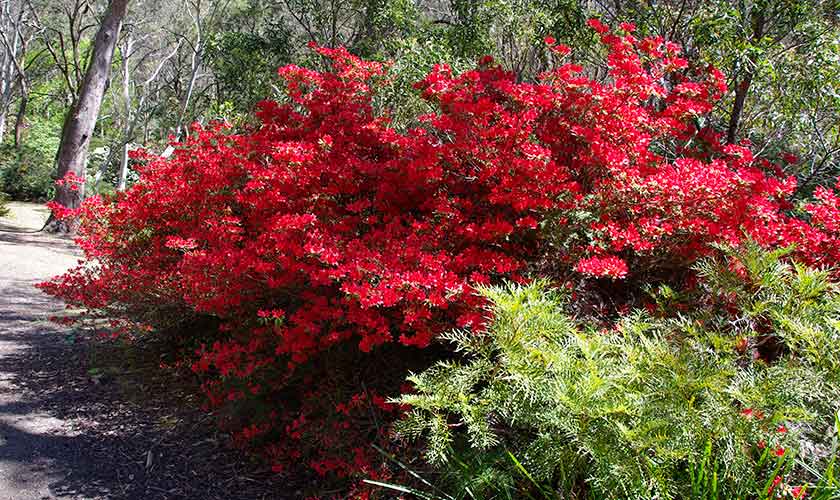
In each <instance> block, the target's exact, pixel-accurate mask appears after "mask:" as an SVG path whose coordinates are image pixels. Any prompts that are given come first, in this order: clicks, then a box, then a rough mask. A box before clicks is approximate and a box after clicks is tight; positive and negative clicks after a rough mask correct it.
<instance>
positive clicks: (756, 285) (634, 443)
mask: <svg viewBox="0 0 840 500" xmlns="http://www.w3.org/2000/svg"><path fill="white" fill-rule="evenodd" d="M781 255H783V252H776V253H764V252H761V251H760V250H758V249H757V247H755V246H754V245H752V246H748V247H747V248H744V249H741V250H739V251H737V252H735V251H730V252H729V259H728V260H707V261H703V262H702V263H700V264H699V265H698V266H697V268H696V269H697V271H698V275H699V276H700V278H701V282H700V284H699V286H698V287H697V288H696V289H695V290H693V291H691V292H690V302H689V303H690V304H691V305H692V307H691V308H689V309H687V310H686V311H685V313H683V314H681V315H679V316H677V317H659V316H658V315H651V314H650V313H648V312H645V311H638V312H635V313H630V314H627V315H625V316H623V317H622V318H621V320H619V321H618V322H617V323H616V324H615V327H614V328H612V329H609V330H605V329H603V328H601V326H600V325H598V324H593V323H592V322H591V321H587V320H583V321H581V320H577V319H575V318H574V317H572V316H570V315H569V314H568V312H566V311H567V310H568V302H569V301H570V297H569V293H568V292H567V291H563V290H553V289H547V288H546V287H545V286H540V285H539V284H531V285H528V286H517V285H512V286H507V287H492V288H483V289H481V293H482V295H483V296H484V297H486V298H487V299H489V301H490V303H491V306H490V308H489V310H488V312H489V314H490V315H491V316H492V317H493V318H494V320H493V322H492V324H491V325H490V326H489V327H488V328H487V330H486V331H485V332H482V333H480V334H475V333H473V332H472V331H457V332H455V333H451V334H449V335H447V336H446V337H447V338H448V339H449V340H451V341H452V342H453V343H454V348H455V350H456V351H459V352H462V353H464V356H463V359H462V360H458V361H448V362H441V363H438V364H437V365H436V366H435V367H433V368H430V369H429V370H427V371H426V372H424V373H422V374H420V375H417V376H413V377H410V378H409V380H410V381H411V382H412V383H413V384H414V388H415V391H416V394H413V395H406V396H403V397H402V399H401V401H400V402H401V403H403V404H406V405H409V406H411V408H412V412H411V414H410V416H409V417H408V418H407V419H406V420H405V421H404V422H402V423H401V424H400V429H401V431H402V433H403V434H404V435H407V436H411V437H416V436H418V435H423V436H425V437H426V438H427V443H428V444H427V453H426V455H427V457H428V458H429V460H430V461H431V462H432V463H433V464H436V465H438V466H441V467H443V468H444V469H453V468H456V467H457V465H455V464H457V463H464V462H468V461H472V460H475V462H476V463H473V465H472V466H471V467H472V474H473V476H472V477H470V478H468V479H470V480H471V484H468V486H469V489H471V490H472V492H473V493H475V494H477V495H479V497H485V496H486V497H488V498H489V497H490V496H491V495H489V494H487V493H488V491H505V490H507V491H508V492H511V491H516V488H517V485H518V487H519V488H522V489H524V490H525V491H528V490H533V489H534V485H535V484H536V485H539V486H541V487H542V491H543V492H544V493H545V492H552V493H551V494H550V495H547V496H549V497H551V498H594V499H607V498H616V499H619V498H623V499H626V498H639V499H649V498H683V499H694V498H697V499H699V498H703V499H708V498H721V499H731V498H767V497H774V498H775V497H776V494H773V495H770V494H768V491H767V490H768V488H769V486H768V481H770V482H771V483H770V484H772V485H773V487H774V488H775V489H776V490H778V491H777V493H779V494H781V493H782V492H783V491H786V492H787V494H790V492H791V491H792V488H795V487H800V489H799V490H796V491H805V489H807V491H809V492H811V491H812V490H814V485H815V484H816V483H819V481H820V479H819V477H816V476H815V471H818V470H826V469H827V468H830V467H831V466H830V465H829V464H828V462H829V461H830V460H833V459H834V458H836V455H835V454H836V452H837V451H838V450H837V448H836V447H832V440H834V441H836V439H837V434H836V433H837V432H838V431H840V428H838V429H836V428H835V423H838V425H840V420H838V419H840V414H838V410H840V330H838V323H837V322H838V319H839V318H840V289H838V288H837V286H836V285H834V284H833V283H831V282H830V281H829V276H828V274H827V273H826V272H823V271H816V270H812V269H807V268H805V267H802V266H798V265H789V264H784V263H782V262H780V261H779V260H778V258H779V257H780V256H781ZM687 298H688V297H687ZM511 456H512V457H515V460H512V459H511V458H510V457H511ZM522 470H525V471H527V474H528V475H529V477H530V479H529V480H527V481H525V482H524V483H523V480H524V479H526V478H525V477H523V475H522ZM703 473H705V474H706V475H707V477H706V480H705V482H704V481H701V479H702V474H703ZM712 474H714V478H712ZM775 477H780V478H781V479H780V481H778V482H777V483H772V481H773V479H774V478H775ZM476 478H480V479H481V481H477V480H476ZM712 480H714V482H715V484H714V485H713V484H712ZM531 481H533V482H531ZM450 486H451V485H450ZM464 486H465V485H464V484H459V485H458V487H456V488H453V492H455V491H457V492H458V494H460V492H462V491H464V488H463V487H464ZM803 486H805V487H806V488H805V489H803ZM823 486H824V487H825V485H823ZM482 487H483V490H482ZM712 488H714V491H712ZM537 491H539V490H537ZM829 492H830V493H833V494H835V495H836V494H838V493H840V484H834V487H833V489H831V490H830V491H829ZM712 493H714V494H713V495H712ZM522 496H524V495H522ZM792 497H793V498H796V496H792Z"/></svg>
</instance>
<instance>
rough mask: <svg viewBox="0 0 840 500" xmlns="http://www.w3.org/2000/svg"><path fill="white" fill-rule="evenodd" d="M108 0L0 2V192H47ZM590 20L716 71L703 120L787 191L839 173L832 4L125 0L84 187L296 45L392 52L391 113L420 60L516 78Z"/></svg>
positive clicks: (584, 34)
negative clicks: (488, 59) (623, 27)
mask: <svg viewBox="0 0 840 500" xmlns="http://www.w3.org/2000/svg"><path fill="white" fill-rule="evenodd" d="M105 7H106V2H104V1H95V0H49V1H47V0H4V1H3V2H2V4H0V9H2V11H0V25H2V33H3V39H2V43H3V50H2V52H0V140H2V147H0V176H2V181H0V188H2V191H4V192H6V193H7V194H8V195H10V196H12V197H13V198H17V199H46V198H50V197H51V195H52V193H51V191H52V189H53V184H52V182H53V177H54V174H53V172H52V170H53V169H54V157H55V153H56V150H57V148H58V142H59V139H60V136H61V127H62V124H63V120H64V117H65V111H66V110H67V109H68V107H69V105H70V104H71V103H72V102H73V101H74V100H75V98H76V97H77V93H78V89H79V86H80V84H81V80H82V78H83V76H84V70H85V67H86V63H87V60H88V58H89V52H90V49H91V40H92V38H93V36H94V35H95V33H96V29H97V27H98V20H99V17H100V16H101V15H102V13H103V11H104V9H105ZM591 16H598V17H599V18H601V19H602V20H603V21H604V22H606V23H607V24H610V25H617V23H620V22H624V21H628V22H633V23H635V24H636V26H637V29H638V31H637V33H638V34H639V35H640V36H648V35H660V36H663V37H665V38H666V39H668V40H672V41H674V42H677V43H679V44H681V45H682V46H683V47H684V50H685V51H686V53H687V55H688V57H689V58H690V59H691V60H692V61H694V62H704V63H709V64H713V65H715V66H716V67H718V68H719V69H721V70H722V71H723V72H724V73H725V75H726V79H727V84H728V88H729V91H728V93H727V94H726V95H725V96H724V98H723V99H722V100H721V101H720V103H719V105H718V106H717V108H716V109H715V112H714V114H713V116H712V119H713V120H715V121H716V122H717V123H718V124H719V125H720V126H721V127H722V128H724V129H726V130H727V134H728V137H729V140H730V141H733V140H736V139H737V140H740V139H744V138H746V139H749V140H751V141H752V142H753V143H754V144H755V145H756V150H757V151H758V152H760V153H761V154H763V155H770V156H773V155H774V154H777V153H779V152H782V151H788V152H791V153H793V154H795V155H797V157H798V160H797V161H796V162H793V163H792V164H791V165H790V166H789V168H790V170H792V172H791V173H795V174H796V175H797V176H798V178H799V179H800V181H801V182H800V189H801V190H803V191H805V190H808V189H811V188H812V187H813V186H814V185H815V184H816V183H818V182H819V181H820V180H824V179H826V178H829V177H831V174H832V173H833V172H835V171H836V170H837V168H838V164H837V159H836V153H837V152H838V150H840V138H838V126H839V125H838V122H839V121H840V120H838V119H837V116H838V110H840V91H839V90H838V85H840V84H838V74H840V48H838V44H840V41H838V29H839V28H838V7H837V5H836V3H834V2H832V1H794V0H781V1H775V0H765V1H752V0H749V1H717V0H709V1H695V0H684V1H678V0H673V1H671V0H668V1H655V2H654V1H651V2H641V1H638V2H637V1H615V2H613V1H607V0H603V1H596V0H588V1H577V0H539V1H528V0H511V1H502V0H499V1H497V0H486V1H473V0H451V1H446V0H440V1H438V0H429V1H426V0H421V1H412V0H370V1H368V0H350V1H338V0H331V1H321V0H282V1H269V0H215V1H212V0H140V1H137V2H134V3H133V4H132V5H131V8H130V10H129V14H128V18H127V19H126V21H125V26H124V29H123V30H122V32H121V35H120V40H119V42H118V44H117V49H116V52H115V55H114V62H113V71H112V74H111V77H110V81H109V84H108V89H107V93H106V96H105V100H104V103H103V107H102V111H101V113H100V117H99V121H98V123H97V125H96V131H95V136H94V137H93V138H92V142H91V147H90V154H89V160H88V170H89V174H90V179H91V182H89V184H88V190H89V193H91V192H94V193H95V192H108V191H111V190H114V189H122V188H124V187H125V185H126V184H127V183H131V182H132V180H133V179H134V178H135V174H134V173H133V171H132V169H131V165H130V164H129V163H130V160H129V159H128V155H127V151H128V150H130V149H132V148H136V147H139V146H143V147H147V148H150V149H151V150H153V151H158V152H160V151H163V150H164V149H165V147H166V145H167V141H168V140H169V138H170V137H171V136H174V137H183V134H184V133H185V130H186V129H187V127H188V125H189V124H190V123H192V122H194V121H198V122H201V123H208V122H209V121H211V120H225V121H228V122H230V123H233V124H237V123H241V122H243V121H245V120H248V118H247V117H248V113H249V112H250V111H252V109H253V107H254V105H255V104H256V103H257V102H258V101H259V100H261V99H264V98H271V97H277V95H278V89H277V87H276V84H277V80H276V69H277V68H278V67H280V66H283V65H286V64H300V65H304V66H305V65H309V66H312V65H314V66H315V67H317V66H318V65H319V64H324V63H323V61H322V60H320V59H318V58H317V57H313V54H312V52H311V51H309V50H307V47H306V46H307V43H309V42H315V43H317V44H320V45H324V46H339V45H340V46H345V47H347V48H348V49H349V50H350V52H351V53H354V54H356V55H359V56H362V57H365V58H368V59H375V60H381V61H393V64H394V68H393V72H392V74H393V75H394V76H393V78H394V81H393V83H392V86H391V89H390V91H389V92H387V93H385V95H383V96H381V98H380V102H379V103H378V104H379V105H381V106H390V107H394V108H396V109H399V110H400V111H401V114H402V115H403V116H396V117H395V118H396V119H397V121H399V120H400V119H402V120H407V119H408V118H407V117H408V116H411V114H412V111H413V110H414V109H416V108H418V107H422V106H424V104H423V103H422V102H421V101H420V100H419V99H418V97H417V94H416V92H414V91H413V90H412V89H411V84H413V83H414V82H415V81H416V80H419V79H420V78H421V77H422V76H423V75H425V74H426V73H427V72H428V71H429V70H430V69H431V68H432V66H433V65H434V64H438V63H449V64H451V65H452V66H453V67H454V68H455V69H456V70H458V69H464V68H467V67H470V66H471V65H473V64H474V62H475V61H476V60H477V58H478V57H481V56H482V55H485V54H492V55H494V57H496V59H497V60H498V61H499V62H500V63H501V64H502V65H503V66H504V67H507V68H510V69H512V70H513V71H515V73H516V75H517V77H518V78H519V79H521V80H524V81H530V80H533V79H534V78H535V77H536V75H538V74H539V73H540V72H541V71H544V70H545V69H546V68H547V66H548V64H549V61H548V59H547V58H546V54H545V51H544V50H543V49H544V42H543V39H544V37H545V36H548V35H551V36H553V37H555V38H556V39H557V41H558V42H561V43H565V44H567V45H569V46H571V47H574V49H575V52H576V55H577V56H578V57H581V58H584V59H585V58H586V56H585V54H586V53H587V52H594V51H597V50H598V49H597V37H596V36H594V34H593V33H592V32H591V30H587V29H586V28H585V21H586V19H588V18H589V17H591ZM589 59H590V60H595V59H596V57H595V54H590V56H589ZM588 70H589V71H595V72H597V71H599V69H598V68H597V67H589V68H588ZM600 76H601V77H603V76H605V71H604V72H603V73H602V74H601V75H600ZM395 104H398V105H396V106H395ZM121 168H123V169H124V171H125V172H126V173H125V174H124V175H123V176H122V177H124V178H121V176H120V171H121Z"/></svg>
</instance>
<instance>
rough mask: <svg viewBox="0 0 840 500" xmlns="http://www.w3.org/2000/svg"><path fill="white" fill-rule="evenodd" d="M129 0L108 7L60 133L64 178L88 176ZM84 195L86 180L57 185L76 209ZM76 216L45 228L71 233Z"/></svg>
mask: <svg viewBox="0 0 840 500" xmlns="http://www.w3.org/2000/svg"><path fill="white" fill-rule="evenodd" d="M128 2H129V0H111V1H110V3H109V4H108V10H107V11H106V12H105V17H104V18H103V19H102V24H101V25H100V26H99V31H98V32H97V33H96V38H95V39H94V42H93V51H92V53H91V57H90V63H89V65H88V68H87V71H86V73H85V78H84V80H83V81H82V85H81V88H80V89H79V96H78V98H77V99H76V101H75V102H74V103H73V106H72V107H71V109H70V112H69V114H68V116H67V120H65V123H64V130H62V133H61V144H60V145H59V147H58V155H57V169H56V170H57V175H58V179H63V178H65V176H67V175H69V174H74V175H76V176H77V177H78V178H80V179H82V180H84V178H85V163H86V160H87V150H88V146H89V145H90V136H91V134H92V133H93V130H94V127H95V125H96V120H97V117H98V116H99V107H100V106H101V105H102V97H103V95H104V94H105V89H106V86H107V83H108V76H109V74H110V71H111V60H112V59H113V56H114V48H115V47H116V44H117V39H118V38H119V34H120V28H121V27H122V22H123V18H124V17H125V13H126V10H127V8H128ZM83 198H84V184H82V185H68V184H65V185H62V186H56V192H55V198H54V199H53V200H54V201H55V202H56V203H58V204H59V205H61V206H63V207H65V208H69V209H74V208H78V207H79V205H80V204H81V202H82V199H83ZM76 226H77V222H76V221H75V220H58V219H55V218H54V217H50V220H49V221H47V224H46V225H45V226H44V230H45V231H48V232H61V233H72V232H74V231H75V229H76Z"/></svg>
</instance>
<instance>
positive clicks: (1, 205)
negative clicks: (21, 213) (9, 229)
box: [0, 193, 9, 217]
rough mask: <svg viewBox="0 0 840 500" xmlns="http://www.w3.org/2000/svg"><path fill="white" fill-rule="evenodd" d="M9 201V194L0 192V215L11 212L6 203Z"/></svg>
mask: <svg viewBox="0 0 840 500" xmlns="http://www.w3.org/2000/svg"><path fill="white" fill-rule="evenodd" d="M8 201H9V196H8V195H6V194H5V193H0V217H5V216H6V215H8V214H9V207H7V206H6V203H7V202H8Z"/></svg>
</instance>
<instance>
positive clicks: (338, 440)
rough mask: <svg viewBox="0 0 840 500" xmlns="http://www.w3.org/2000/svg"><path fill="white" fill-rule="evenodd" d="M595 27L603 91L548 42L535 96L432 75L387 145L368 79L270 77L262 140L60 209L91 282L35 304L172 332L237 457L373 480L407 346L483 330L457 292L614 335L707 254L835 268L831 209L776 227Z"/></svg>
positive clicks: (673, 100) (681, 112) (705, 133)
mask: <svg viewBox="0 0 840 500" xmlns="http://www.w3.org/2000/svg"><path fill="white" fill-rule="evenodd" d="M593 25H594V27H595V28H596V29H597V30H598V31H599V32H600V33H601V35H602V40H603V42H604V44H605V46H606V47H607V48H608V49H609V56H608V63H609V66H610V68H611V71H610V75H611V77H612V81H611V82H609V83H599V82H596V81H593V80H590V79H588V78H586V77H585V76H583V73H582V68H581V67H579V66H576V65H574V64H571V63H567V62H566V61H565V59H566V58H567V57H568V56H567V52H568V49H567V48H566V47H562V46H556V45H550V46H547V47H546V52H547V54H546V57H552V58H554V60H555V62H556V63H557V64H556V66H555V69H553V70H552V71H550V72H548V73H547V74H545V75H543V77H542V79H541V80H540V81H539V82H536V83H525V82H517V81H516V77H515V75H513V74H512V73H510V72H507V71H504V70H503V69H502V68H501V67H499V66H498V65H495V64H494V63H493V61H492V59H490V58H489V57H488V58H483V59H482V61H480V64H479V66H478V68H477V69H475V70H472V71H468V72H465V73H463V74H461V75H454V74H452V72H451V70H450V69H449V68H447V67H445V66H439V67H436V68H435V70H434V71H432V72H431V73H430V74H429V75H427V76H426V78H425V79H424V80H423V81H421V82H419V83H418V84H417V85H416V86H417V88H418V89H419V90H420V92H421V96H422V98H423V99H425V100H426V101H427V102H428V103H429V104H430V105H431V106H432V107H433V109H435V112H434V113H431V114H426V115H422V116H419V117H417V119H416V120H404V123H412V122H415V121H417V122H419V123H421V125H420V126H417V127H414V128H410V129H409V130H406V131H404V132H402V131H399V130H397V129H395V128H394V127H392V126H391V125H390V121H389V116H390V115H389V114H387V113H386V114H385V115H378V114H376V113H374V111H373V109H374V108H373V105H372V103H373V102H374V101H375V99H376V94H377V91H378V90H379V89H380V88H382V87H385V86H387V85H388V82H387V79H388V75H387V73H386V71H385V68H384V67H383V66H382V65H381V64H378V63H372V62H366V61H362V60H360V59H358V58H356V57H354V56H352V55H350V54H349V53H348V52H347V51H346V50H344V49H326V48H315V50H316V52H317V53H318V54H320V55H321V56H323V57H325V58H327V59H328V60H330V61H331V63H332V70H331V71H323V72H318V71H313V70H309V69H305V68H301V67H297V66H288V67H284V68H281V70H280V77H281V79H282V80H283V82H284V83H285V89H286V93H287V99H286V100H285V101H284V102H271V101H266V102H263V103H261V105H260V110H259V112H258V118H259V119H260V121H261V124H260V125H259V126H255V127H253V128H246V129H244V130H242V131H240V132H238V133H237V132H234V131H232V130H230V129H227V128H225V127H223V126H221V125H217V126H213V127H209V128H201V127H195V129H194V131H193V132H194V133H193V135H192V136H191V137H190V138H189V139H188V140H187V141H186V142H185V143H183V144H180V145H178V151H177V152H176V153H175V155H174V156H173V157H172V158H170V159H168V160H163V159H159V158H152V157H144V155H143V154H142V153H139V154H137V155H136V156H135V160H136V161H138V162H146V163H147V164H146V165H145V166H142V167H138V170H139V171H140V173H141V178H140V179H139V180H138V182H137V183H136V184H134V185H133V186H132V187H131V189H129V190H128V191H126V192H125V193H119V194H117V195H116V196H115V197H95V198H91V199H89V200H87V201H86V203H85V204H84V205H83V207H82V209H81V211H80V212H78V213H62V212H60V211H59V213H58V215H59V216H76V215H78V216H80V217H81V218H82V219H83V222H84V224H83V226H82V228H81V230H80V235H79V236H80V243H81V245H82V247H83V248H84V250H85V252H86V254H87V258H88V261H87V262H85V263H83V264H82V265H81V266H80V267H78V268H77V269H75V270H73V271H71V272H69V273H67V274H66V275H64V276H61V277H58V278H56V279H54V280H53V281H51V282H50V283H46V284H44V285H43V287H44V289H45V290H47V291H48V292H49V293H52V294H54V295H56V296H59V297H62V298H64V299H65V300H67V301H68V302H70V303H73V304H76V305H82V306H86V307H88V308H89V309H91V310H92V311H94V312H96V313H99V314H103V315H106V316H109V317H111V318H116V319H117V320H122V321H130V322H132V323H133V324H135V325H138V326H140V327H141V328H140V329H141V330H149V329H156V330H157V331H158V332H160V335H165V334H167V333H170V334H172V335H173V338H174V332H179V336H178V337H177V338H178V340H179V342H181V343H182V345H184V346H188V347H189V349H190V351H191V352H190V362H192V366H193V369H194V370H195V371H196V372H197V373H199V374H201V375H202V376H204V377H206V379H205V380H206V383H205V389H206V392H207V396H208V399H209V401H210V405H211V406H212V407H214V408H216V409H220V410H221V411H220V413H221V415H223V419H224V421H225V423H226V425H229V426H230V427H231V428H233V429H234V430H237V433H236V436H237V440H239V441H240V442H243V443H252V444H254V445H256V446H259V447H260V448H261V449H262V450H263V451H264V452H265V453H266V454H268V455H269V457H270V459H271V460H272V461H273V462H274V463H275V464H276V465H277V467H278V468H280V467H282V466H283V465H284V464H288V463H301V462H303V463H308V464H310V465H312V466H313V467H314V468H315V469H316V470H318V471H319V472H321V473H324V474H326V473H328V472H333V473H337V474H338V475H347V474H351V473H356V472H359V471H362V472H363V473H365V474H369V473H372V471H373V470H374V469H375V468H376V467H375V466H376V463H377V462H378V461H380V460H379V458H378V455H377V453H376V452H374V451H373V450H372V449H371V448H370V447H369V446H368V445H369V443H370V441H371V440H372V439H377V438H381V437H382V436H385V435H386V434H387V423H388V422H390V421H393V420H394V419H395V418H396V416H397V415H398V414H399V412H398V409H397V408H396V407H395V406H394V405H390V404H388V403H386V402H385V399H384V397H385V396H387V395H392V394H396V392H397V391H398V388H399V386H400V384H401V381H402V379H403V377H404V374H405V372H406V371H407V370H410V369H420V368H422V367H423V366H425V363H428V362H429V358H434V357H436V356H440V355H441V353H440V352H439V351H437V350H435V349H431V350H426V351H423V353H425V354H423V353H420V352H419V351H417V350H416V349H417V348H426V347H428V346H430V344H432V342H433V340H434V338H435V337H436V335H437V334H439V333H440V332H443V331H447V330H449V329H451V328H453V327H456V326H457V327H480V326H481V324H483V322H484V321H485V318H484V314H483V311H482V309H481V305H482V303H483V302H482V299H480V298H479V297H477V296H475V295H474V294H473V286H474V285H485V284H490V283H498V282H500V281H501V280H503V279H510V280H514V281H521V280H524V279H525V276H526V275H527V274H528V273H531V272H542V273H546V274H548V275H550V276H555V277H558V278H566V279H572V280H573V281H574V283H575V284H574V285H573V286H574V287H575V290H576V293H578V294H579V296H580V297H582V300H580V304H581V308H582V309H581V311H589V312H592V311H596V312H598V314H601V313H603V314H607V315H609V314H612V313H614V312H615V310H618V309H621V308H622V307H626V306H627V305H628V304H633V303H634V301H637V300H639V297H641V289H642V285H644V284H645V283H647V282H662V281H668V280H670V281H675V282H679V280H681V279H683V278H687V277H689V276H690V273H689V272H688V266H689V265H690V264H691V263H693V262H695V261H696V259H697V258H699V257H702V256H704V255H707V254H708V253H709V251H710V250H709V247H708V245H709V244H710V243H714V242H721V241H723V242H737V241H740V240H743V239H744V235H745V234H747V235H749V236H751V237H752V238H755V239H756V240H758V241H759V242H760V243H761V244H763V245H766V246H771V247H772V246H778V245H787V244H790V243H799V244H800V246H799V249H798V250H797V254H796V255H797V256H798V257H799V258H801V259H803V260H805V261H807V262H809V263H817V264H818V263H822V262H831V259H833V258H836V257H837V256H838V253H840V245H838V244H837V243H838V228H840V225H838V224H837V220H838V218H837V213H838V210H837V209H838V198H837V195H836V194H835V192H834V191H832V190H829V189H824V190H823V191H820V193H819V198H818V200H817V201H816V202H815V203H814V204H811V205H807V206H803V207H793V206H791V205H790V204H789V203H788V202H787V199H786V196H787V194H789V193H790V192H792V189H794V188H795V182H794V181H793V180H792V179H784V178H778V177H777V176H776V175H775V174H774V172H775V171H776V170H775V169H774V166H773V165H771V164H769V163H768V162H764V161H762V160H759V159H755V158H753V156H752V154H751V153H750V150H749V149H748V147H747V146H746V145H724V144H721V142H720V139H719V136H718V135H717V134H716V133H715V132H714V131H713V130H710V129H709V128H708V127H705V126H702V125H703V120H704V116H705V115H706V114H707V113H708V112H709V111H710V110H711V109H712V106H713V103H714V101H715V99H716V98H717V96H719V95H720V94H721V93H722V92H723V90H724V88H725V85H724V84H723V82H722V78H721V76H720V74H719V73H718V72H716V71H714V70H713V69H709V68H693V69H689V68H687V63H686V62H685V61H684V60H682V59H680V58H679V56H678V53H679V48H678V47H676V46H674V45H672V44H666V43H664V42H663V41H662V40H660V39H646V40H641V41H639V40H636V39H635V38H633V37H632V35H630V32H631V31H632V26H623V27H622V30H623V31H622V32H620V33H619V34H613V33H610V32H609V30H607V28H606V27H604V26H602V25H600V24H597V23H594V24H593ZM663 82H665V83H663ZM56 208H58V207H56ZM806 217H808V219H807V221H806ZM609 284H615V286H613V287H609V286H607V285H609ZM607 294H610V295H607ZM599 304H614V306H613V309H614V310H613V311H610V308H607V307H601V306H600V305H599ZM389 344H395V345H389ZM443 355H446V354H445V353H444V354H443Z"/></svg>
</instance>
